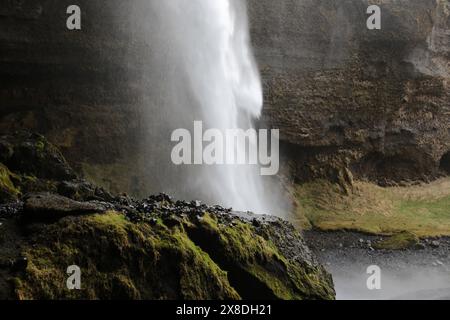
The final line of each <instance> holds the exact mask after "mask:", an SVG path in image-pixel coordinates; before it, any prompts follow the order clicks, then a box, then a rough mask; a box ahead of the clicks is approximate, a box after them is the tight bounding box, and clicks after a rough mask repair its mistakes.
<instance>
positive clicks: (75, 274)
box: [66, 265, 81, 290]
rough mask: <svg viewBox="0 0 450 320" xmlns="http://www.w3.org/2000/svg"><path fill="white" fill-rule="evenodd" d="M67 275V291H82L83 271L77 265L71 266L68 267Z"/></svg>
mask: <svg viewBox="0 0 450 320" xmlns="http://www.w3.org/2000/svg"><path fill="white" fill-rule="evenodd" d="M66 272H67V275H68V276H69V277H68V278H67V281H66V286H67V289H69V290H81V269H80V267H79V266H77V265H71V266H69V267H67V271H66Z"/></svg>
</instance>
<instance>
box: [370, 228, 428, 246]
mask: <svg viewBox="0 0 450 320" xmlns="http://www.w3.org/2000/svg"><path fill="white" fill-rule="evenodd" d="M417 244H419V238H418V237H417V236H416V235H415V234H413V233H410V232H401V233H398V234H395V235H393V236H391V237H389V238H388V239H385V240H382V241H379V242H377V243H375V244H374V248H375V249H385V250H402V249H407V248H412V247H414V246H416V245H417Z"/></svg>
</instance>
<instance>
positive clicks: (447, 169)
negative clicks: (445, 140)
mask: <svg viewBox="0 0 450 320" xmlns="http://www.w3.org/2000/svg"><path fill="white" fill-rule="evenodd" d="M440 169H441V171H443V172H444V173H446V174H448V175H450V151H449V152H447V153H446V154H444V155H443V156H442V158H441V162H440Z"/></svg>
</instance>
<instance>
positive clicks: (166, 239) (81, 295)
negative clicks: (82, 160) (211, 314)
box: [0, 137, 335, 299]
mask: <svg viewBox="0 0 450 320" xmlns="http://www.w3.org/2000/svg"><path fill="white" fill-rule="evenodd" d="M39 139H43V138H42V137H39ZM44 141H45V140H44ZM45 143H47V142H46V141H45ZM50 149H51V148H49V149H48V150H50ZM5 167H6V166H5ZM6 168H7V169H8V172H10V173H11V175H14V176H18V175H23V174H24V173H16V172H11V171H10V170H9V168H8V167H6ZM69 169H70V167H69ZM70 170H71V169H70ZM70 172H71V171H70ZM26 174H28V175H32V174H34V173H33V172H32V170H30V169H27V172H26ZM34 177H35V175H34ZM65 178H68V177H67V176H65ZM34 180H35V181H36V183H38V182H41V181H42V180H45V178H41V179H40V178H36V179H34ZM15 182H16V184H17V185H16V184H14V183H13V182H12V181H11V183H12V186H14V188H15V189H17V193H16V194H15V195H13V196H12V197H11V198H9V199H8V200H7V201H3V204H1V205H0V223H1V225H0V230H1V233H0V298H15V299H333V298H334V295H335V293H334V289H333V283H332V279H331V276H330V275H329V274H328V273H327V272H326V271H325V269H324V268H323V267H322V266H321V265H320V264H319V263H317V262H316V260H315V258H314V257H313V255H312V254H311V252H310V250H309V249H308V248H307V246H306V245H305V243H304V241H303V239H302V237H301V236H300V234H299V233H298V232H297V231H296V230H294V228H293V227H292V225H290V224H289V223H287V222H285V221H283V220H281V219H278V218H275V217H270V216H257V215H253V214H250V213H238V212H232V211H231V210H230V209H226V208H222V207H220V206H207V205H204V204H201V203H200V202H198V201H192V202H184V201H174V200H172V199H171V198H170V197H169V196H167V195H164V194H161V195H158V196H151V197H149V198H147V199H144V200H142V201H136V200H133V199H131V198H129V197H127V196H120V197H113V196H111V195H109V194H108V193H106V192H104V191H103V190H102V189H99V188H96V187H95V186H92V185H90V184H89V183H87V182H85V181H82V180H80V179H78V178H77V177H74V178H73V179H72V180H69V181H58V180H55V179H53V180H51V183H49V184H48V186H49V188H48V190H42V188H40V192H38V193H29V194H27V195H26V196H23V191H24V190H25V187H24V186H23V185H22V184H21V183H20V179H19V180H17V181H15ZM38 184H39V183H38ZM39 185H40V186H42V185H41V184H39ZM9 187H11V186H9ZM74 190H76V192H74ZM82 190H85V191H86V190H88V191H89V190H90V191H89V192H81V191H82ZM43 191H46V192H43ZM72 265H77V266H79V267H80V269H81V272H82V273H81V274H82V278H81V283H82V289H81V290H68V289H67V285H66V281H67V278H68V275H67V273H66V271H67V268H68V267H69V266H72Z"/></svg>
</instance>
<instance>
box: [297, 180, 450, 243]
mask: <svg viewBox="0 0 450 320" xmlns="http://www.w3.org/2000/svg"><path fill="white" fill-rule="evenodd" d="M294 198H295V202H296V208H295V214H294V222H295V221H296V222H297V224H298V222H299V221H300V222H301V224H298V225H300V226H301V227H303V228H306V229H307V228H312V227H314V228H317V229H320V230H324V231H333V230H342V229H346V230H354V231H360V232H366V233H373V234H386V235H391V234H397V233H401V232H410V233H413V234H415V235H417V236H419V237H434V236H450V178H444V179H440V180H437V181H435V182H432V183H430V184H421V185H416V186H408V187H389V188H382V187H379V186H377V185H375V184H372V183H368V182H362V181H357V182H355V186H354V190H353V192H352V193H351V194H349V195H345V194H343V193H342V191H341V190H340V189H339V187H338V186H336V185H334V184H332V183H330V182H327V181H322V180H320V181H315V182H311V183H306V184H302V185H298V186H296V188H295V190H294Z"/></svg>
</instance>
